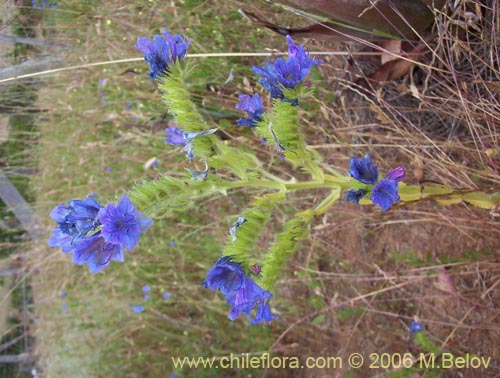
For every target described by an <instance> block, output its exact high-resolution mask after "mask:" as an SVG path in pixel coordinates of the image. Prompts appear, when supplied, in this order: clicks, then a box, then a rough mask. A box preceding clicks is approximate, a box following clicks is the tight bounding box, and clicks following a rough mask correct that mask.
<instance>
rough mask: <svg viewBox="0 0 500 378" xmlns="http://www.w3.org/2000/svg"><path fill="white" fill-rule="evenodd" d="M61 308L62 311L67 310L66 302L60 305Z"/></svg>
mask: <svg viewBox="0 0 500 378" xmlns="http://www.w3.org/2000/svg"><path fill="white" fill-rule="evenodd" d="M61 310H63V312H66V311H68V305H67V304H66V303H63V304H62V306H61Z"/></svg>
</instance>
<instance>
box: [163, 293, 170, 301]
mask: <svg viewBox="0 0 500 378" xmlns="http://www.w3.org/2000/svg"><path fill="white" fill-rule="evenodd" d="M171 296H172V294H170V293H163V295H162V297H163V299H165V300H167V299H170V297H171Z"/></svg>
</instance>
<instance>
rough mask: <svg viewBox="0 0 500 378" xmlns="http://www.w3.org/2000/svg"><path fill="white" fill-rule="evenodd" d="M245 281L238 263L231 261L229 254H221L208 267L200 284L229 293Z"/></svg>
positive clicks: (225, 293)
mask: <svg viewBox="0 0 500 378" xmlns="http://www.w3.org/2000/svg"><path fill="white" fill-rule="evenodd" d="M244 283H245V273H244V272H243V269H242V267H241V265H240V264H238V263H235V262H233V261H231V257H230V256H223V257H221V258H219V259H218V260H217V262H216V263H215V265H214V266H213V267H212V268H210V270H209V271H208V273H207V278H206V279H205V281H203V282H202V285H203V286H204V287H206V288H209V289H211V290H220V291H221V292H222V293H223V294H224V295H229V294H230V293H233V292H234V291H235V290H238V289H239V288H241V287H242V286H243V285H244Z"/></svg>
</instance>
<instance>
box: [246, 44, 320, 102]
mask: <svg viewBox="0 0 500 378" xmlns="http://www.w3.org/2000/svg"><path fill="white" fill-rule="evenodd" d="M286 40H287V42H288V58H287V59H283V58H277V59H276V60H275V61H274V62H273V63H270V62H264V64H263V66H262V67H259V66H253V67H252V70H253V71H254V72H255V73H256V74H257V75H259V76H260V78H259V83H260V84H261V85H262V86H263V87H264V88H266V89H267V90H268V91H269V92H270V93H271V97H272V98H279V99H282V100H283V99H284V94H283V89H282V87H285V88H295V87H296V86H297V85H298V84H299V83H300V82H301V81H302V80H304V78H305V77H306V76H307V75H308V74H309V71H310V69H311V67H312V66H317V65H318V64H320V63H321V62H322V61H321V60H315V59H312V58H311V57H310V56H309V54H307V52H306V51H305V48H304V47H303V46H297V45H295V44H294V43H293V40H292V38H291V37H290V36H287V37H286ZM295 100H296V99H295ZM295 100H289V101H292V105H297V103H296V101H295Z"/></svg>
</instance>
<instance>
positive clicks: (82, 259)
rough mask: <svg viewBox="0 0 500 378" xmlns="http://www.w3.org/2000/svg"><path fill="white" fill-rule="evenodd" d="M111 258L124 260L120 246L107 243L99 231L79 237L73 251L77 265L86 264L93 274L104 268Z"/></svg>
mask: <svg viewBox="0 0 500 378" xmlns="http://www.w3.org/2000/svg"><path fill="white" fill-rule="evenodd" d="M111 260H115V261H119V262H123V261H124V256H123V250H122V247H121V246H120V245H119V244H112V243H108V242H107V241H106V240H105V239H104V238H103V237H102V235H101V233H100V232H98V233H96V234H94V235H92V236H90V237H87V238H84V239H81V240H80V242H79V243H78V245H77V246H76V247H75V251H74V253H73V262H74V263H75V264H77V265H83V264H87V266H88V267H89V270H90V272H91V273H94V274H95V273H98V272H100V271H101V270H103V269H104V268H106V267H107V266H108V265H109V263H110V262H111Z"/></svg>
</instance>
